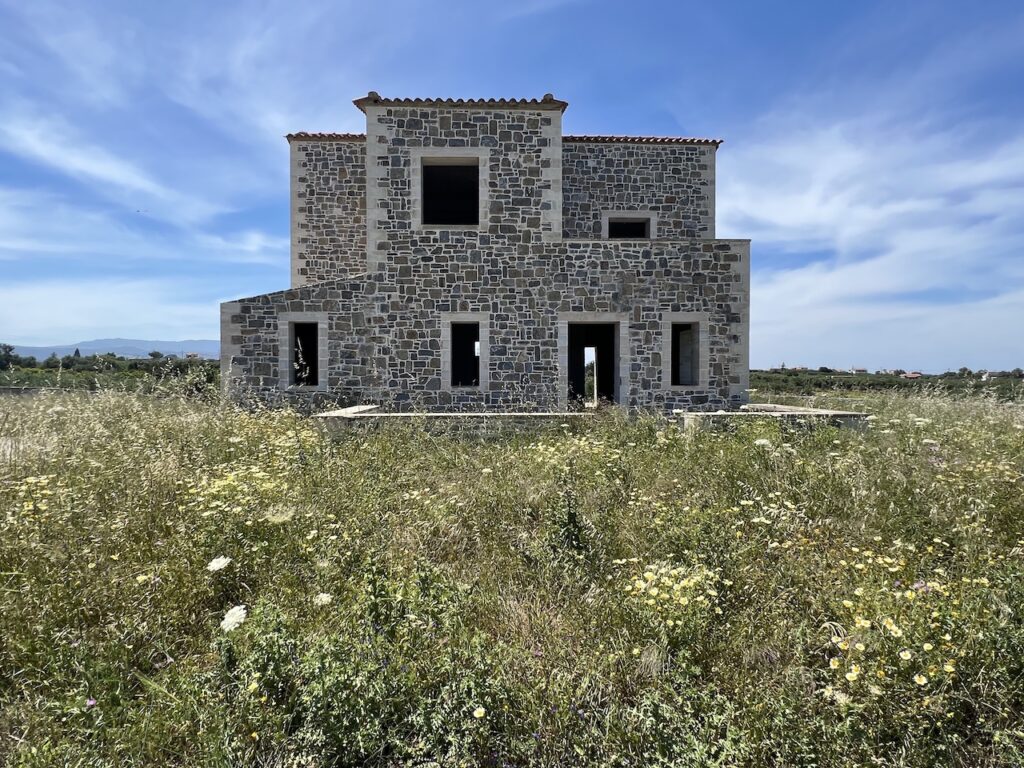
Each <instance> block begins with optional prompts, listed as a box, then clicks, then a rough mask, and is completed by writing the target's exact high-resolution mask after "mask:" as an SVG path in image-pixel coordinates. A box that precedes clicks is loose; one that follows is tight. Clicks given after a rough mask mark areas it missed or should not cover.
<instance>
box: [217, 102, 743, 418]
mask: <svg viewBox="0 0 1024 768" xmlns="http://www.w3.org/2000/svg"><path fill="white" fill-rule="evenodd" d="M355 103H356V105H357V107H358V108H359V109H361V110H362V111H363V112H364V113H365V115H366V132H365V134H340V133H339V134H322V133H316V134H314V133H295V134H290V135H289V136H288V142H289V147H290V157H291V286H290V287H289V288H287V289H285V290H281V291H277V292H275V293H269V294H264V295H261V296H252V297H248V298H243V299H237V300H234V301H230V302H226V303H224V304H222V305H221V350H222V352H221V354H222V360H221V368H222V372H223V374H224V376H223V380H224V386H225V388H226V389H227V390H229V391H231V392H238V393H241V392H246V393H249V394H255V395H256V396H262V397H266V398H268V399H269V398H280V397H282V396H284V397H286V398H289V399H293V400H295V401H307V402H309V401H311V400H312V399H313V398H317V397H319V398H326V399H328V400H330V401H333V402H345V403H349V404H355V403H372V404H376V405H380V406H381V407H382V408H384V409H386V410H412V409H423V410H427V411H451V410H511V411H517V410H538V409H547V410H560V409H564V408H567V407H572V405H573V404H574V402H578V400H579V399H582V397H583V396H584V392H583V385H582V384H581V382H582V381H583V376H584V375H585V374H584V372H583V366H584V365H585V363H584V348H585V347H590V348H591V349H592V350H594V351H593V352H590V351H589V350H588V351H587V352H586V354H587V355H588V357H587V359H588V360H589V359H590V357H589V356H590V355H592V354H596V360H597V369H598V370H597V373H596V375H595V378H594V387H595V388H596V389H597V390H598V395H599V396H601V397H603V398H605V399H607V400H610V401H613V402H617V403H619V404H621V405H624V406H627V407H630V408H639V409H651V410H656V411H662V412H670V411H672V410H675V409H684V410H717V409H720V408H735V407H737V406H739V405H740V404H742V403H744V402H746V397H747V394H746V390H747V389H748V381H749V323H750V315H749V308H750V243H749V241H746V240H719V239H716V238H715V154H716V151H717V149H718V144H719V142H718V141H716V140H711V139H685V138H655V137H623V136H563V135H562V112H563V111H564V109H565V107H566V104H565V102H561V101H558V100H555V99H554V98H553V97H551V96H550V94H549V95H546V96H545V97H544V98H543V99H531V100H526V99H489V100H452V99H445V100H442V99H384V98H381V97H380V96H378V95H377V94H375V93H372V92H371V94H370V95H369V96H367V97H364V98H362V99H357V100H356V102H355ZM452 166H458V168H457V169H456V170H452V169H451V167H452ZM474 169H475V170H474ZM453 174H454V175H453ZM474 174H475V175H474ZM451 179H455V181H451V182H449V181H446V180H451ZM460 179H461V181H459V180H460ZM449 183H450V184H452V185H453V186H450V187H448V186H445V184H449ZM449 197H451V199H449ZM455 198H458V200H457V201H456V203H454V204H455V205H460V204H461V205H462V206H463V210H464V211H466V213H465V214H463V215H464V216H465V217H466V221H464V222H463V221H461V219H460V223H444V224H438V223H436V222H432V220H431V217H436V216H438V215H439V214H437V213H436V211H437V210H439V208H438V205H440V206H442V207H443V206H445V205H448V204H449V203H451V201H452V200H454V199H455ZM438 201H440V202H438ZM473 219H475V221H474V220H473ZM304 348H305V349H306V351H307V354H305V355H303V354H302V350H303V349H304Z"/></svg>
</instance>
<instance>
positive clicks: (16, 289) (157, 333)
mask: <svg viewBox="0 0 1024 768" xmlns="http://www.w3.org/2000/svg"><path fill="white" fill-rule="evenodd" d="M190 292H191V286H189V285H188V284H187V283H185V284H183V283H181V282H175V281H170V280H166V279H164V280H159V281H154V280H117V279H108V278H99V279H92V280H41V281H32V282H24V283H8V284H5V285H4V286H3V287H2V288H0V328H3V329H4V338H5V340H9V341H11V342H14V343H18V344H22V345H25V346H34V345H46V344H53V343H55V342H58V341H60V340H65V341H70V340H79V339H81V338H82V337H83V336H85V335H90V336H94V337H97V338H105V337H117V336H123V335H124V334H125V331H126V330H129V329H130V331H131V333H132V334H136V335H138V336H139V337H140V338H178V339H188V338H204V337H208V335H209V333H210V330H211V327H212V325H213V324H212V323H211V321H210V314H211V313H210V302H208V301H189V300H187V299H183V298H182V297H183V296H188V295H189V294H190ZM54 307H60V312H57V313H55V312H54V311H53V308H54Z"/></svg>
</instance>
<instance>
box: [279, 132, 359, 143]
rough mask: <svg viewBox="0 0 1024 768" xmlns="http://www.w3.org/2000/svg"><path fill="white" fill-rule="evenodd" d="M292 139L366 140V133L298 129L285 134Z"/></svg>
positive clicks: (289, 139)
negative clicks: (318, 131)
mask: <svg viewBox="0 0 1024 768" xmlns="http://www.w3.org/2000/svg"><path fill="white" fill-rule="evenodd" d="M285 138H286V139H288V141H289V142H291V141H366V134H365V133H316V132H313V133H310V132H307V131H298V132H297V133H289V134H288V135H287V136H285Z"/></svg>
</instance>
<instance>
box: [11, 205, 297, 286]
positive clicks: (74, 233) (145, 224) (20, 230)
mask: <svg viewBox="0 0 1024 768" xmlns="http://www.w3.org/2000/svg"><path fill="white" fill-rule="evenodd" d="M128 216H129V217H131V216H132V214H128ZM134 218H136V219H138V226H129V225H128V224H126V223H124V222H123V221H122V220H121V219H120V218H118V217H117V216H114V215H113V214H112V212H111V211H110V210H109V209H105V208H102V207H90V206H86V205H82V204H80V203H76V202H74V201H72V200H69V199H67V198H65V197H64V196H61V195H57V194H55V193H52V192H48V191H45V190H38V189H22V188H16V187H3V186H0V260H3V261H25V262H27V261H30V260H31V261H32V262H33V263H37V264H40V265H42V264H43V262H42V261H41V260H42V259H45V258H50V259H53V260H55V261H56V260H72V259H73V260H75V261H79V262H86V263H88V262H95V261H96V259H97V258H100V259H105V260H107V261H106V266H110V263H111V262H110V260H112V259H114V260H116V264H117V265H118V266H121V267H124V266H130V265H132V264H133V263H134V264H135V265H139V264H141V263H145V262H150V263H153V262H160V261H163V262H174V263H181V262H193V263H201V264H203V265H204V266H210V265H214V264H217V263H245V264H280V265H283V264H286V263H287V261H288V248H289V242H288V239H287V238H283V237H277V236H274V235H271V234H268V233H266V232H262V231H260V230H256V229H246V230H242V231H240V232H230V231H229V232H225V233H216V234H214V233H210V232H207V231H204V230H200V229H197V228H189V229H178V228H170V229H168V228H162V229H155V228H153V227H152V226H151V224H152V222H150V221H148V219H147V217H146V216H145V215H143V214H137V215H134ZM44 222H45V225H44V224H43V223H44Z"/></svg>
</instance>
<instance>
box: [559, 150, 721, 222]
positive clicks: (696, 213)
mask: <svg viewBox="0 0 1024 768" xmlns="http://www.w3.org/2000/svg"><path fill="white" fill-rule="evenodd" d="M715 149H716V148H715V147H714V146H713V145H712V146H709V145H701V144H645V143H639V142H633V143H630V142H623V143H604V142H601V143H597V142H589V141H578V140H565V141H564V142H563V143H562V186H563V189H564V203H563V205H562V217H563V219H562V231H563V233H564V234H565V237H566V238H570V239H571V238H599V237H601V236H602V232H601V214H602V212H604V211H616V212H628V211H650V212H652V213H653V214H655V216H656V217H657V221H658V227H657V237H659V238H664V239H666V240H681V239H685V238H690V237H704V238H713V237H714V236H715Z"/></svg>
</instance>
